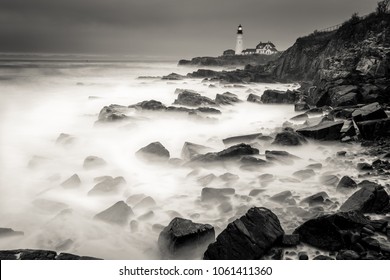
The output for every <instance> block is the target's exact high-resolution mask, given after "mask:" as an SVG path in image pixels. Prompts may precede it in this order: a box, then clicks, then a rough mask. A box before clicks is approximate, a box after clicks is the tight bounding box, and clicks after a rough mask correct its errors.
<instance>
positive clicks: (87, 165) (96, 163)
mask: <svg viewBox="0 0 390 280" xmlns="http://www.w3.org/2000/svg"><path fill="white" fill-rule="evenodd" d="M106 164H107V163H106V161H105V160H104V159H102V158H100V157H97V156H88V157H86V158H85V159H84V164H83V167H84V169H95V168H99V167H103V166H105V165H106Z"/></svg>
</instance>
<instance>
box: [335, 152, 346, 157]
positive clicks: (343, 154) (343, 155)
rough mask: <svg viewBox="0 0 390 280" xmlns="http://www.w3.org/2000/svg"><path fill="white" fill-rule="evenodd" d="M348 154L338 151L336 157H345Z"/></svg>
mask: <svg viewBox="0 0 390 280" xmlns="http://www.w3.org/2000/svg"><path fill="white" fill-rule="evenodd" d="M346 154H347V152H346V151H338V152H337V153H336V155H337V156H338V157H345V155H346Z"/></svg>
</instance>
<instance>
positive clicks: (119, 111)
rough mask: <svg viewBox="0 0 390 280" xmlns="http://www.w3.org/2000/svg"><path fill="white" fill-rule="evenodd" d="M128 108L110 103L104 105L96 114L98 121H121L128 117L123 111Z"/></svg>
mask: <svg viewBox="0 0 390 280" xmlns="http://www.w3.org/2000/svg"><path fill="white" fill-rule="evenodd" d="M127 110H128V108H127V107H126V106H121V105H116V104H111V105H109V106H104V107H103V108H102V109H101V110H100V112H99V116H98V122H114V121H123V120H126V119H128V118H129V117H128V116H126V115H125V114H124V113H125V112H127Z"/></svg>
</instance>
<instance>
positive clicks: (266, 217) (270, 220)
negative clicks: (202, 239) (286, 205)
mask: <svg viewBox="0 0 390 280" xmlns="http://www.w3.org/2000/svg"><path fill="white" fill-rule="evenodd" d="M283 235H284V231H283V229H282V227H281V225H280V222H279V219H278V217H277V216H276V215H275V214H274V213H272V212H271V211H270V210H268V209H266V208H258V207H254V208H251V209H249V210H248V212H247V213H246V214H245V215H244V216H242V217H241V218H239V219H237V220H235V221H234V222H232V223H230V224H229V225H228V226H227V228H226V229H225V230H223V231H222V232H221V234H220V235H218V237H217V241H216V242H214V243H212V244H210V245H209V247H208V248H207V250H206V252H205V253H204V259H206V260H255V259H260V258H261V257H263V256H264V255H265V254H266V253H267V251H268V250H269V249H271V248H272V247H273V246H274V245H276V244H278V243H279V242H280V241H281V239H282V238H283Z"/></svg>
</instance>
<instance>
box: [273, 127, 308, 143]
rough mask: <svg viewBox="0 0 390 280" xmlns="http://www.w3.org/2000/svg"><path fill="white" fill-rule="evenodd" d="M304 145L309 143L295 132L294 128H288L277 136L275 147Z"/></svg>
mask: <svg viewBox="0 0 390 280" xmlns="http://www.w3.org/2000/svg"><path fill="white" fill-rule="evenodd" d="M303 143H307V141H306V139H305V137H303V136H302V135H301V134H299V133H297V132H295V131H294V130H293V129H292V128H289V127H286V128H284V129H283V131H282V132H279V133H278V134H276V137H275V140H274V142H272V144H273V145H281V146H300V145H302V144H303Z"/></svg>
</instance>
